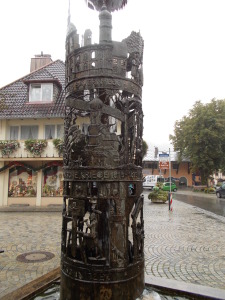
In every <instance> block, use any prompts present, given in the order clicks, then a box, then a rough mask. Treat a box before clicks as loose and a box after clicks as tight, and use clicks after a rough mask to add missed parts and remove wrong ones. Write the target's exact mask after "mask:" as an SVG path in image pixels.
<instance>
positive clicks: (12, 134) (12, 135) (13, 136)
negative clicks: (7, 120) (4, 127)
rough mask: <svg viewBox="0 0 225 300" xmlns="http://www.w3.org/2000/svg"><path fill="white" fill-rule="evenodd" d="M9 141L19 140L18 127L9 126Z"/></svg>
mask: <svg viewBox="0 0 225 300" xmlns="http://www.w3.org/2000/svg"><path fill="white" fill-rule="evenodd" d="M9 139H10V140H11V141H14V140H18V139H19V126H10V130H9Z"/></svg>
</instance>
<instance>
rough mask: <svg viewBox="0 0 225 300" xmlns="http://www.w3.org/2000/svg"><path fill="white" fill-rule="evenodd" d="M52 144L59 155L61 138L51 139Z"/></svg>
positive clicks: (61, 151)
mask: <svg viewBox="0 0 225 300" xmlns="http://www.w3.org/2000/svg"><path fill="white" fill-rule="evenodd" d="M53 145H54V147H55V148H56V149H57V151H58V154H59V156H60V155H61V154H62V153H63V145H64V142H63V140H62V139H53Z"/></svg>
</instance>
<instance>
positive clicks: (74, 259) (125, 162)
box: [60, 0, 144, 300]
mask: <svg viewBox="0 0 225 300" xmlns="http://www.w3.org/2000/svg"><path fill="white" fill-rule="evenodd" d="M90 2H92V3H93V5H96V7H97V8H98V6H97V4H99V2H100V1H97V0H96V1H90ZM112 2H113V1H112ZM123 2H124V1H121V5H124V3H123ZM125 2H126V1H125ZM111 4H112V3H111ZM114 9H115V7H113V6H112V5H111V6H110V1H104V2H103V4H102V5H101V8H100V13H99V20H100V35H99V36H100V40H99V44H91V31H90V30H88V31H86V32H85V33H86V35H84V46H83V47H80V45H79V36H78V34H77V30H76V27H75V26H74V25H73V24H71V23H70V24H69V26H68V33H67V39H66V82H67V86H66V101H65V102H66V103H65V121H64V122H65V123H64V124H65V126H64V131H65V132H64V157H63V159H64V207H63V216H62V251H61V291H60V297H61V299H62V300H66V299H67V300H69V299H78V300H79V299H82V300H88V299H90V300H91V299H96V300H103V299H112V300H120V299H121V300H122V299H123V300H124V299H126V300H129V299H130V300H133V299H136V298H137V297H138V296H139V295H140V294H141V293H142V291H143V289H144V219H143V196H142V194H141V193H142V131H143V112H142V99H141V96H142V84H143V72H142V60H143V48H144V42H143V39H142V37H141V35H140V33H136V32H134V31H133V32H132V33H131V34H130V36H129V37H127V38H126V39H124V40H123V41H122V42H115V41H112V40H111V31H112V16H111V12H110V10H111V11H113V10H114Z"/></svg>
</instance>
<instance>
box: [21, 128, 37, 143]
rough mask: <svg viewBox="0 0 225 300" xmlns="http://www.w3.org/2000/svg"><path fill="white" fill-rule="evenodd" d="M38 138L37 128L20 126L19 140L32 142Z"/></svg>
mask: <svg viewBox="0 0 225 300" xmlns="http://www.w3.org/2000/svg"><path fill="white" fill-rule="evenodd" d="M37 138H38V126H37V125H34V126H21V140H33V139H37Z"/></svg>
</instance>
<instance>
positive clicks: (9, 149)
mask: <svg viewBox="0 0 225 300" xmlns="http://www.w3.org/2000/svg"><path fill="white" fill-rule="evenodd" d="M19 146H20V144H19V142H18V141H0V150H1V152H2V155H9V154H11V153H13V151H15V150H17V149H18V148H19Z"/></svg>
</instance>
